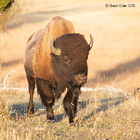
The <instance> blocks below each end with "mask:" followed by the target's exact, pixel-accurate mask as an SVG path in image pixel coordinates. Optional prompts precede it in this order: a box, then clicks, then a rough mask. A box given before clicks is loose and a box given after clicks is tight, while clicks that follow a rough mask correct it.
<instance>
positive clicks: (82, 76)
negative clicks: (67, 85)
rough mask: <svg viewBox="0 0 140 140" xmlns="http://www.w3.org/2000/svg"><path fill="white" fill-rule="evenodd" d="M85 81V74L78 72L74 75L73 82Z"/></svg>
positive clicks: (79, 83)
mask: <svg viewBox="0 0 140 140" xmlns="http://www.w3.org/2000/svg"><path fill="white" fill-rule="evenodd" d="M86 81H87V76H85V74H78V75H77V76H76V77H75V82H76V84H77V85H83V84H84V83H86Z"/></svg>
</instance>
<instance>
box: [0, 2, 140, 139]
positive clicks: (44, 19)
mask: <svg viewBox="0 0 140 140" xmlns="http://www.w3.org/2000/svg"><path fill="white" fill-rule="evenodd" d="M105 4H109V6H110V4H118V5H119V4H125V5H127V7H120V6H118V7H105ZM129 4H134V5H129ZM128 6H132V7H128ZM133 6H135V7H133ZM54 16H62V17H64V18H66V19H68V20H70V21H72V22H73V24H74V26H75V30H76V32H77V33H81V34H84V36H85V38H86V39H87V41H89V34H92V36H93V39H94V46H93V49H92V50H91V51H90V54H89V59H88V67H89V72H88V82H87V84H86V85H85V86H88V87H93V88H94V87H105V86H106V85H109V86H113V87H115V88H119V89H123V90H126V91H130V92H133V91H134V89H136V88H137V87H140V2H139V1H138V0H135V1H132V0H122V1H120V0H118V1H113V2H112V1H110V0H108V1H105V0H103V1H101V0H99V1H98V3H97V2H96V1H95V0H81V1H80V0H76V1H74V0H72V1H70V0H68V1H67V3H66V2H65V1H64V0H60V1H56V0H52V1H50V0H46V1H45V0H34V2H33V3H32V5H31V6H29V7H28V8H26V9H25V10H24V11H23V12H22V14H21V16H20V17H19V18H18V19H17V20H16V21H15V20H14V21H13V22H11V23H10V24H8V25H7V26H6V33H1V34H0V64H1V73H0V81H1V83H0V85H1V86H3V80H4V78H5V76H6V74H7V73H8V72H10V71H11V70H13V69H14V70H15V72H13V73H11V75H10V76H9V77H8V79H7V86H8V87H27V86H28V85H27V81H26V76H25V72H24V66H23V57H24V52H25V46H26V41H27V39H28V37H29V36H30V35H31V34H32V33H33V32H35V31H37V30H39V29H41V28H43V27H45V25H46V24H47V23H48V22H49V21H50V20H51V18H53V17H54ZM0 94H1V97H2V98H0V102H5V103H4V104H5V105H2V104H1V103H0V113H1V114H3V115H0V139H2V140H3V139H7V140H8V139H16V140H18V139H26V140H28V139H36V140H39V139H40V140H44V139H54V140H56V139H109V140H112V139H139V138H140V129H139V128H140V116H139V112H140V102H139V101H138V99H137V100H134V99H133V98H132V97H131V98H129V99H128V100H126V98H124V96H122V95H121V94H118V95H115V96H113V97H112V96H111V95H109V94H107V93H106V92H93V93H88V92H85V93H83V94H82V95H81V96H80V99H79V107H78V114H77V118H76V119H77V120H75V122H78V124H79V125H76V126H75V127H69V126H68V121H67V120H68V118H67V117H65V114H64V110H63V106H62V102H60V101H62V99H60V100H59V101H58V102H56V104H55V107H54V111H55V114H56V119H57V120H58V121H57V122H56V123H54V124H47V123H46V122H45V119H46V116H45V114H44V113H42V112H41V113H40V112H39V111H38V109H39V108H42V106H41V103H40V101H39V97H38V95H37V94H35V104H36V114H35V117H27V116H26V115H25V112H24V111H26V108H27V104H28V96H27V97H26V95H27V92H22V93H21V92H18V91H0ZM7 106H8V110H12V109H16V110H17V112H16V113H14V115H13V114H12V116H11V114H10V112H9V113H8V110H7V109H6V107H7ZM9 107H10V108H9Z"/></svg>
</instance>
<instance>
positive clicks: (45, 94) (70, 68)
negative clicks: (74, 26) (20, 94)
mask: <svg viewBox="0 0 140 140" xmlns="http://www.w3.org/2000/svg"><path fill="white" fill-rule="evenodd" d="M57 18H58V17H57ZM60 20H62V21H63V22H65V23H66V22H67V21H65V20H64V19H62V18H60ZM64 25H65V24H64ZM62 28H65V27H64V26H62ZM65 29H67V28H65ZM45 31H48V30H44V29H42V30H40V32H37V33H34V34H33V35H32V36H31V38H30V39H29V40H28V43H27V50H26V52H25V62H24V66H25V71H26V76H27V80H28V85H29V93H30V99H29V105H28V114H33V113H34V105H33V94H34V89H35V83H36V85H37V91H38V93H39V95H40V98H41V101H42V103H43V104H44V106H45V107H46V111H47V120H48V121H52V120H54V113H53V110H52V106H53V105H54V102H55V99H58V98H59V97H60V96H61V94H62V92H64V91H65V89H66V88H67V93H66V96H65V97H64V99H63V106H64V109H65V111H66V113H67V114H68V116H69V123H72V122H73V119H74V117H75V115H76V111H77V101H78V97H79V95H80V93H81V90H80V88H81V86H82V85H83V84H85V83H86V81H87V70H88V67H87V59H88V54H89V50H90V49H91V48H92V46H93V40H92V36H90V38H91V42H90V44H89V45H88V44H87V42H86V40H85V38H84V37H83V35H80V34H75V33H69V34H64V35H61V36H59V37H57V38H56V40H55V41H54V38H52V41H50V46H49V45H46V44H44V43H42V42H44V41H43V40H42V39H43V37H41V36H44V34H45V33H44V32H45ZM32 42H33V43H32ZM48 44H49V43H48ZM49 47H50V48H51V49H50V48H49ZM46 50H47V51H46ZM40 53H41V54H42V55H41V54H40Z"/></svg>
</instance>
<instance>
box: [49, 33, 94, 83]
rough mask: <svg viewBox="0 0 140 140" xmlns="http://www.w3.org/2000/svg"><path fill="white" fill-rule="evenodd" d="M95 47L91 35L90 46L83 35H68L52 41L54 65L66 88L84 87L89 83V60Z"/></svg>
mask: <svg viewBox="0 0 140 140" xmlns="http://www.w3.org/2000/svg"><path fill="white" fill-rule="evenodd" d="M92 46H93V39H92V36H91V35H90V44H89V45H88V44H87V42H86V40H85V38H84V37H83V35H80V34H67V35H63V36H61V37H59V38H57V39H56V40H55V41H54V39H52V42H51V50H52V64H53V68H54V71H55V73H56V75H57V76H58V78H59V80H60V81H63V82H64V83H65V85H66V86H68V85H73V86H75V85H78V86H82V85H83V84H85V83H86V81H87V70H88V67H87V59H88V54H89V50H90V49H91V48H92Z"/></svg>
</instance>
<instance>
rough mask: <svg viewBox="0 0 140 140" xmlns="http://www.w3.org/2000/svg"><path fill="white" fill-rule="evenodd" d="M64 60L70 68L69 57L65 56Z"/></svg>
mask: <svg viewBox="0 0 140 140" xmlns="http://www.w3.org/2000/svg"><path fill="white" fill-rule="evenodd" d="M63 60H64V62H65V63H66V64H67V65H68V66H69V65H70V58H69V57H68V56H67V55H64V57H63Z"/></svg>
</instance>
